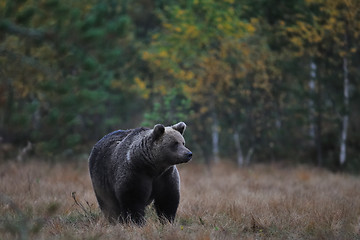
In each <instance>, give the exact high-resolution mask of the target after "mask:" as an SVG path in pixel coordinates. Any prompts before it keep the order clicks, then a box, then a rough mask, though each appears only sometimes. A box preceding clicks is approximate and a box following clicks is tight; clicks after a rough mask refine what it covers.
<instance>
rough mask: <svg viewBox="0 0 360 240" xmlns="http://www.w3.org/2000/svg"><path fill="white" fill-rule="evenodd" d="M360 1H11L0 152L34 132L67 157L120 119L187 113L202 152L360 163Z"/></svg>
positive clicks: (0, 83) (0, 8)
mask: <svg viewBox="0 0 360 240" xmlns="http://www.w3.org/2000/svg"><path fill="white" fill-rule="evenodd" d="M359 11H360V2H359V1H357V0H349V1H345V2H344V1H341V0H300V1H299V0H289V1H288V0H282V1H275V0H259V1H250V0H237V1H236V0H226V1H217V0H210V1H201V0H194V1H162V0H156V1H150V0H135V1H127V0H121V1H115V0H107V1H100V0H90V1H89V0H86V1H85V0H78V1H71V0H61V1H60V0H41V1H39V0H2V1H0V158H1V159H3V158H7V157H16V156H19V151H20V152H21V151H23V150H24V149H26V147H27V146H29V143H30V144H31V145H30V146H31V150H28V151H27V152H30V153H31V154H36V155H37V156H42V157H47V158H54V157H59V156H60V157H59V159H66V158H68V157H71V156H74V155H75V156H76V155H78V154H80V153H86V154H88V152H89V151H90V146H91V145H92V144H94V143H95V142H96V141H97V140H98V139H100V138H101V137H102V136H103V135H105V134H106V133H108V132H110V131H113V130H116V129H127V128H135V127H138V126H140V125H144V126H147V127H152V126H153V125H154V124H156V123H163V124H167V125H170V124H174V123H176V122H179V121H184V122H186V123H187V125H188V129H189V131H188V132H187V133H186V135H185V139H186V140H187V145H188V146H189V147H190V148H191V149H192V150H193V152H194V160H195V161H205V162H207V163H209V162H210V161H214V162H216V161H218V160H219V159H220V158H223V157H225V158H228V159H232V160H233V161H235V162H237V165H238V166H243V165H247V164H249V163H251V162H276V161H279V160H281V161H288V162H290V161H291V162H295V161H296V162H306V163H312V164H316V165H319V166H325V167H328V168H331V169H346V170H350V171H352V172H357V171H358V170H359V169H360V158H359V156H360V154H359V149H360V145H359V143H360V125H359V122H360V117H359V114H360V112H359V108H358V107H357V106H358V105H359V104H360V96H359V92H360V91H359V90H360V82H359V79H360V72H359V67H358V66H359V64H360V59H359V56H360V55H359V49H360V45H359V44H360V39H359V38H360V34H359V33H360V13H359ZM23 155H25V154H23ZM23 155H21V157H19V158H20V159H22V158H23V157H22V156H23Z"/></svg>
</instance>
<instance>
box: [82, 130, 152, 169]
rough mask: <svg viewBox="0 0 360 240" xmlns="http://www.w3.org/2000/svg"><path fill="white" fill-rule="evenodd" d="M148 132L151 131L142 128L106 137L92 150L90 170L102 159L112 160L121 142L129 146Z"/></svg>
mask: <svg viewBox="0 0 360 240" xmlns="http://www.w3.org/2000/svg"><path fill="white" fill-rule="evenodd" d="M146 130H149V129H148V128H144V127H141V128H136V129H128V130H117V131H114V132H111V133H109V134H107V135H105V136H104V137H103V138H101V139H100V140H99V141H98V142H97V143H96V144H95V145H94V147H93V149H92V152H91V155H90V158H89V167H90V169H92V168H93V166H94V164H96V162H98V161H101V159H104V158H110V156H111V155H112V153H113V151H114V149H115V148H116V146H117V145H118V143H119V142H121V143H122V145H129V144H131V142H132V141H133V138H134V137H136V136H137V135H139V134H141V132H143V131H146Z"/></svg>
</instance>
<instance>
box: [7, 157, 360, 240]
mask: <svg viewBox="0 0 360 240" xmlns="http://www.w3.org/2000/svg"><path fill="white" fill-rule="evenodd" d="M180 175H181V180H182V182H181V183H182V188H181V201H180V207H179V210H178V215H177V220H176V222H175V224H173V225H170V224H168V225H161V224H160V223H159V222H158V220H157V217H156V214H155V213H154V211H153V210H151V208H149V209H148V213H147V224H146V225H145V226H144V227H142V228H138V227H135V226H123V225H120V224H118V225H115V226H113V225H110V224H108V223H107V222H106V220H105V219H104V218H103V217H102V215H101V213H100V211H99V209H98V207H97V203H96V200H95V196H94V194H93V191H92V188H91V183H90V178H89V175H88V170H87V162H86V161H82V162H77V163H63V164H59V163H57V164H50V163H45V162H42V161H31V162H29V163H25V164H20V163H13V162H7V163H2V164H0V194H2V195H0V202H1V203H0V239H14V238H19V239H28V238H30V239H159V238H161V239H204V240H205V239H360V178H359V177H356V176H350V175H346V174H339V173H338V174H334V173H331V172H328V171H325V170H319V169H313V168H310V167H306V166H299V167H293V168H289V167H280V166H266V165H257V166H253V167H250V168H246V169H237V168H236V167H235V166H234V165H231V164H224V163H223V164H220V165H216V166H213V167H211V169H207V168H206V167H204V166H203V165H198V164H195V163H189V164H186V165H183V166H180ZM73 192H76V193H75V194H73V196H72V193H73ZM5 196H8V197H9V198H10V199H11V200H10V199H8V198H6V197H5ZM73 197H75V199H76V201H75V200H74V198H73ZM17 208H18V209H17Z"/></svg>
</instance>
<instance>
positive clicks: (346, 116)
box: [340, 57, 349, 165]
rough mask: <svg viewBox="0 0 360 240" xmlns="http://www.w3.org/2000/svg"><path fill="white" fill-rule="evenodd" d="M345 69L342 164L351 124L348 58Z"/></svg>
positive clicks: (344, 62) (345, 59) (345, 61)
mask: <svg viewBox="0 0 360 240" xmlns="http://www.w3.org/2000/svg"><path fill="white" fill-rule="evenodd" d="M343 69H344V107H345V114H344V116H343V119H342V120H343V124H342V132H341V139H340V165H343V164H344V163H345V162H346V139H347V129H348V125H349V113H348V111H349V70H348V62H347V58H346V57H344V59H343Z"/></svg>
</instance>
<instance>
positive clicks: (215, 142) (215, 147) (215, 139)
mask: <svg viewBox="0 0 360 240" xmlns="http://www.w3.org/2000/svg"><path fill="white" fill-rule="evenodd" d="M211 138H212V151H213V158H214V162H216V163H217V162H219V122H218V120H217V116H216V113H214V114H213V124H212V133H211Z"/></svg>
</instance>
